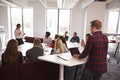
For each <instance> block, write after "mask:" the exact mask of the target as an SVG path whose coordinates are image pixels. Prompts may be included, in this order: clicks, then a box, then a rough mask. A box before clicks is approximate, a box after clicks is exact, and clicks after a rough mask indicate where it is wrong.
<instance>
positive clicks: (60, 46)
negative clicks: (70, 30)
mask: <svg viewBox="0 0 120 80" xmlns="http://www.w3.org/2000/svg"><path fill="white" fill-rule="evenodd" d="M55 36H56V35H55ZM67 51H68V49H67V45H66V41H65V38H64V37H63V36H58V37H57V38H56V39H55V47H54V53H64V52H67Z"/></svg>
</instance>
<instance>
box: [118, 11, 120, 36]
mask: <svg viewBox="0 0 120 80" xmlns="http://www.w3.org/2000/svg"><path fill="white" fill-rule="evenodd" d="M118 34H120V12H119V24H118Z"/></svg>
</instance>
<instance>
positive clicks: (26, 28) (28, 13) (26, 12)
mask: <svg viewBox="0 0 120 80" xmlns="http://www.w3.org/2000/svg"><path fill="white" fill-rule="evenodd" d="M10 11H11V38H15V36H14V30H15V29H16V25H17V24H18V23H20V24H21V25H22V27H21V30H22V31H23V32H24V33H26V35H29V36H33V9H32V8H10Z"/></svg>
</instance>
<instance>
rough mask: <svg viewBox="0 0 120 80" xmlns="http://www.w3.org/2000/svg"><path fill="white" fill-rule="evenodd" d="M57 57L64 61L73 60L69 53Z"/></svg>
mask: <svg viewBox="0 0 120 80" xmlns="http://www.w3.org/2000/svg"><path fill="white" fill-rule="evenodd" d="M57 57H59V58H61V59H63V60H66V61H67V60H70V59H72V56H71V53H70V52H68V53H62V54H61V55H58V56H57Z"/></svg>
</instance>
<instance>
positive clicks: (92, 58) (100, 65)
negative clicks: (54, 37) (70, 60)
mask: <svg viewBox="0 0 120 80" xmlns="http://www.w3.org/2000/svg"><path fill="white" fill-rule="evenodd" d="M101 28H102V23H101V22H100V21H99V20H94V21H92V22H91V25H90V31H91V33H92V34H93V35H92V36H91V37H90V38H89V39H88V40H87V43H86V46H85V49H84V50H83V52H82V54H80V55H77V54H75V55H74V57H75V58H78V59H80V58H85V57H86V56H88V60H87V62H86V64H85V68H84V70H83V75H82V78H81V80H91V79H93V80H100V78H101V77H102V74H103V73H105V72H106V71H107V50H108V38H107V36H105V35H104V34H103V33H102V31H101Z"/></svg>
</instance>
